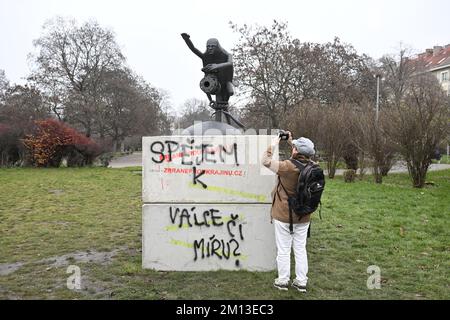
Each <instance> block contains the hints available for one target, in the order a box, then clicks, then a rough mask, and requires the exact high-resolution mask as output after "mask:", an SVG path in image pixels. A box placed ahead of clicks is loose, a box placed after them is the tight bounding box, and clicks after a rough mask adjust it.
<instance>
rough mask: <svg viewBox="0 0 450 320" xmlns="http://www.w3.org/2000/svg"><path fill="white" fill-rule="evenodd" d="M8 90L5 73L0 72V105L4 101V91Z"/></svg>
mask: <svg viewBox="0 0 450 320" xmlns="http://www.w3.org/2000/svg"><path fill="white" fill-rule="evenodd" d="M8 88H9V81H8V79H7V78H6V76H5V71H3V70H0V103H3V102H4V101H5V95H6V91H7V90H8Z"/></svg>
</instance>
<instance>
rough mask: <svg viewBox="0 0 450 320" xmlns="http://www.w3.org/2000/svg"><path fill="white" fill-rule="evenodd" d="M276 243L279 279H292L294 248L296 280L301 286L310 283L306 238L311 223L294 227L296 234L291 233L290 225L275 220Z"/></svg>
mask: <svg viewBox="0 0 450 320" xmlns="http://www.w3.org/2000/svg"><path fill="white" fill-rule="evenodd" d="M273 224H274V226H275V241H276V243H277V267H278V279H279V280H281V281H289V280H290V277H291V250H292V247H293V248H294V256H295V278H296V279H297V281H299V282H300V285H304V286H306V283H307V282H308V277H307V276H306V275H307V274H308V256H307V254H306V238H307V235H308V228H309V222H307V223H296V224H294V225H293V227H294V234H291V232H290V231H289V223H284V222H281V221H278V220H275V219H274V220H273Z"/></svg>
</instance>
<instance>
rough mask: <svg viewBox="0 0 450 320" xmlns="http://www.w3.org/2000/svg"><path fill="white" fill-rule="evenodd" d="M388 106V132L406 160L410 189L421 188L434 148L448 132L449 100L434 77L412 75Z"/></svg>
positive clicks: (418, 74)
mask: <svg viewBox="0 0 450 320" xmlns="http://www.w3.org/2000/svg"><path fill="white" fill-rule="evenodd" d="M416 70H417V69H416ZM397 79H398V78H397ZM394 85H395V84H394ZM388 103H389V108H388V110H387V117H388V120H389V121H390V122H391V124H390V126H389V132H388V133H389V135H390V138H391V139H392V140H393V142H394V143H396V144H397V145H398V147H399V150H400V152H401V154H402V155H403V158H404V159H405V161H406V164H407V167H408V171H409V174H410V175H411V178H412V182H413V186H414V187H417V188H422V187H423V186H424V185H425V179H426V174H427V171H428V167H429V166H430V164H431V159H432V158H433V155H434V152H435V149H436V148H437V146H438V145H439V143H440V142H442V141H443V139H445V138H446V137H447V135H448V132H449V123H448V121H449V118H450V102H449V98H448V97H446V96H445V95H444V93H443V91H442V88H441V87H440V85H439V83H438V82H437V79H436V78H435V77H434V76H432V75H431V74H428V73H414V74H412V75H411V77H410V78H409V79H408V85H407V86H406V88H404V89H403V94H402V95H401V96H400V95H398V96H397V95H394V96H393V99H392V100H389V102H388Z"/></svg>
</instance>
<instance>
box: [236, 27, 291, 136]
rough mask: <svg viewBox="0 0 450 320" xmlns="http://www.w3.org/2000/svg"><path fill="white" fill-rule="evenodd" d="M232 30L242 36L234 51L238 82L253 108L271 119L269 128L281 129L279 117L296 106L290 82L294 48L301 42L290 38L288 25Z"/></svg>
mask: <svg viewBox="0 0 450 320" xmlns="http://www.w3.org/2000/svg"><path fill="white" fill-rule="evenodd" d="M231 27H232V29H233V30H234V31H235V32H237V33H239V34H240V40H239V43H238V45H237V46H236V47H235V48H234V49H233V57H234V66H235V70H236V78H235V79H236V81H237V83H238V85H239V87H240V88H241V89H242V91H243V94H247V95H248V96H250V97H251V100H253V102H252V106H253V107H258V108H260V110H261V111H263V113H264V115H265V116H266V117H268V118H269V119H270V127H271V128H278V127H279V125H280V118H281V117H282V116H283V114H284V113H285V112H286V111H287V110H289V109H290V108H291V107H292V106H293V105H295V104H296V98H295V97H293V96H292V95H291V94H290V89H289V81H291V78H292V75H293V72H294V68H295V65H294V64H293V63H292V60H293V55H294V48H295V47H296V46H298V45H299V42H298V41H295V40H292V39H291V36H290V35H289V32H288V31H287V24H286V23H279V22H277V21H274V22H273V24H272V26H271V27H270V28H268V27H264V26H256V27H254V28H253V27H249V26H247V25H244V26H242V27H238V26H237V25H231Z"/></svg>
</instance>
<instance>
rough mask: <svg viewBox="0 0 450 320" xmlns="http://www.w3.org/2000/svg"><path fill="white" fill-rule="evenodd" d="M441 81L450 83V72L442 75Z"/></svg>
mask: <svg viewBox="0 0 450 320" xmlns="http://www.w3.org/2000/svg"><path fill="white" fill-rule="evenodd" d="M441 81H442V82H447V81H448V71H445V72H442V73H441Z"/></svg>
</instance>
